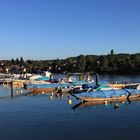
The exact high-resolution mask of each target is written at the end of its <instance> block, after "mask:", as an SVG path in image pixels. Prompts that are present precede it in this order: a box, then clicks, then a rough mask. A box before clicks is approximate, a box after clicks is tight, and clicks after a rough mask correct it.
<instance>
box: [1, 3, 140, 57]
mask: <svg viewBox="0 0 140 140" xmlns="http://www.w3.org/2000/svg"><path fill="white" fill-rule="evenodd" d="M111 49H114V51H115V52H116V53H138V52H140V0H0V59H11V58H17V57H20V56H22V57H23V58H24V59H27V58H28V59H56V58H66V57H70V56H77V55H79V54H85V55H86V54H99V55H100V54H107V53H109V52H110V50H111Z"/></svg>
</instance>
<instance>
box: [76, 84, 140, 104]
mask: <svg viewBox="0 0 140 140" xmlns="http://www.w3.org/2000/svg"><path fill="white" fill-rule="evenodd" d="M74 96H75V97H77V98H79V99H81V100H83V101H93V102H102V103H104V102H110V101H123V100H125V99H128V100H131V99H133V98H138V97H140V84H139V85H138V86H137V87H136V88H124V89H109V90H93V91H91V92H82V93H78V94H74Z"/></svg>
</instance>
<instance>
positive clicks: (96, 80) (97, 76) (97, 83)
mask: <svg viewBox="0 0 140 140" xmlns="http://www.w3.org/2000/svg"><path fill="white" fill-rule="evenodd" d="M95 77H96V79H95V82H96V86H98V85H99V75H98V74H96V75H95Z"/></svg>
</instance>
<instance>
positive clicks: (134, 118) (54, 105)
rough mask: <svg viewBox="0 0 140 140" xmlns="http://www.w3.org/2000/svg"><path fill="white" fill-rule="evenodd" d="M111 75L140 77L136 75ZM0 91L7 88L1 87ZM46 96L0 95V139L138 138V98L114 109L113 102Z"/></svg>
mask: <svg viewBox="0 0 140 140" xmlns="http://www.w3.org/2000/svg"><path fill="white" fill-rule="evenodd" d="M101 78H102V79H105V80H106V79H110V80H112V79H111V78H109V77H101ZM114 78H115V79H117V80H118V79H120V80H122V79H124V78H125V79H126V78H128V80H131V81H136V82H137V81H140V77H139V76H135V77H131V78H130V77H123V78H121V77H118V78H117V77H113V79H114ZM0 92H8V90H6V89H5V90H3V87H0ZM49 97H50V95H30V96H22V97H16V98H13V99H10V98H5V99H0V139H1V140H25V139H26V140H32V139H33V140H65V139H67V140H77V139H78V140H85V139H95V140H96V139H98V140H101V139H109V140H112V139H113V140H125V139H126V140H129V139H131V140H132V139H135V140H139V139H140V133H139V131H140V100H138V101H132V102H131V103H130V102H126V103H123V104H121V103H119V108H118V109H117V110H115V109H114V104H109V105H90V106H84V104H82V105H77V104H79V103H80V101H79V100H76V99H75V98H74V97H72V101H73V102H72V104H71V105H69V104H68V98H67V96H63V97H62V99H58V98H56V97H53V100H52V101H50V100H49ZM76 105H77V106H76ZM73 108H74V109H73Z"/></svg>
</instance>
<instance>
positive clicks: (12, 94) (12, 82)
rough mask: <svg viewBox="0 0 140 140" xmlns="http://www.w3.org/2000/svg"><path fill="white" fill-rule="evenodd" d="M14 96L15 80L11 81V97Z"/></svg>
mask: <svg viewBox="0 0 140 140" xmlns="http://www.w3.org/2000/svg"><path fill="white" fill-rule="evenodd" d="M13 97H14V94H13V80H12V81H11V98H13Z"/></svg>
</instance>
